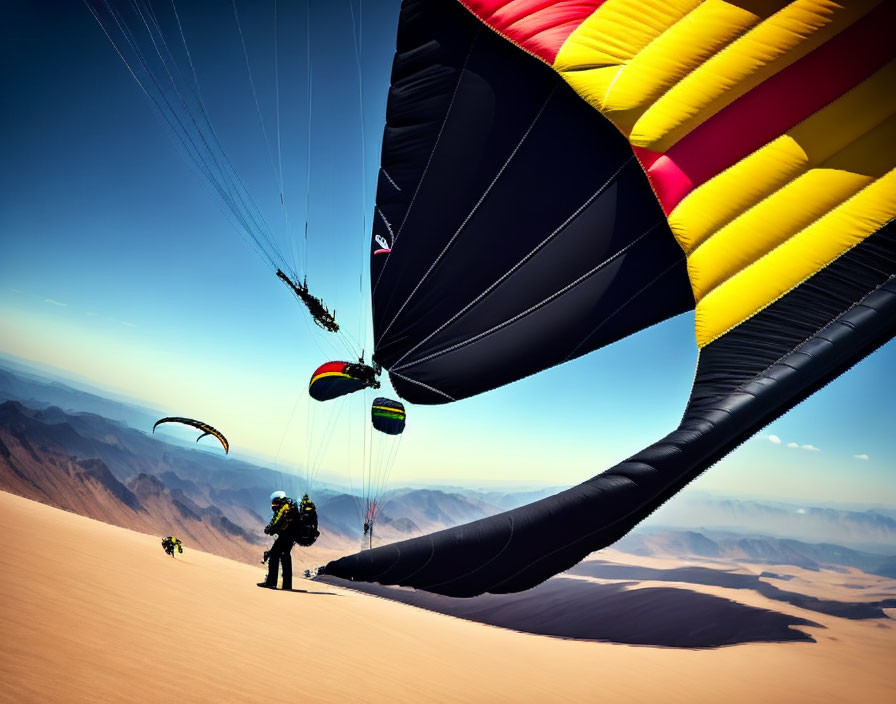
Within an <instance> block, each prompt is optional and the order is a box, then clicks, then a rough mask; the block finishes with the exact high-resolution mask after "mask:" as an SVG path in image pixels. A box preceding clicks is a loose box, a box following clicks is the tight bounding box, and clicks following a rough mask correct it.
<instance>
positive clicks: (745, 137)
mask: <svg viewBox="0 0 896 704" xmlns="http://www.w3.org/2000/svg"><path fill="white" fill-rule="evenodd" d="M894 28H896V4H894V3H892V2H886V1H882V0H859V1H856V2H845V1H843V2H830V3H828V2H824V3H821V2H815V1H814V0H796V1H794V2H771V3H756V2H734V1H732V2H709V1H707V2H699V1H698V0H695V1H694V2H640V1H638V2H636V1H634V0H603V1H602V0H589V1H583V2H566V1H564V0H559V1H558V2H545V1H544V0H463V1H462V2H460V1H458V0H406V1H405V2H404V3H403V6H402V13H401V18H400V24H399V33H398V41H397V51H396V55H395V63H394V70H393V81H392V87H391V89H390V93H389V103H388V108H387V125H386V129H385V134H384V138H383V155H382V162H381V165H382V169H381V172H380V182H379V189H378V192H377V217H378V220H377V224H376V225H375V226H374V232H373V235H374V237H373V240H374V243H373V247H374V251H373V253H372V255H371V271H372V279H373V282H374V286H373V304H374V305H373V310H374V327H375V341H376V350H375V354H374V359H375V360H377V361H379V362H381V363H382V365H383V367H384V368H386V369H387V370H388V371H389V373H390V375H391V378H392V381H393V385H394V386H395V388H396V390H397V391H398V393H399V394H400V395H401V396H402V397H403V398H405V399H409V400H413V401H419V402H427V403H444V402H447V401H451V400H455V399H459V398H463V397H465V396H469V395H471V394H474V393H479V392H481V391H484V390H487V389H490V388H494V387H496V386H498V385H500V384H503V383H507V382H509V381H512V380H514V379H518V378H520V377H521V376H523V375H525V374H529V373H533V372H535V371H538V370H539V369H542V368H544V367H545V366H548V365H550V364H556V363H558V362H561V361H563V360H565V359H569V358H572V357H575V356H577V355H579V354H582V353H584V352H587V351H589V350H593V349H596V348H598V347H600V346H601V345H604V344H608V343H610V342H613V341H614V340H617V339H619V338H620V337H622V336H624V335H627V334H629V333H632V332H634V331H637V330H639V329H642V328H643V327H645V326H647V325H650V324H652V323H655V322H658V321H660V320H663V319H664V318H666V317H668V316H669V315H673V314H675V313H676V312H680V311H683V310H686V309H689V308H692V307H694V306H696V313H695V318H696V327H695V333H696V341H697V345H698V347H699V348H700V355H699V358H698V364H697V370H696V373H695V377H694V383H693V389H692V392H691V396H690V399H689V401H688V404H687V408H686V409H685V413H684V415H683V418H682V420H681V422H680V424H679V426H678V427H677V428H676V429H674V430H673V431H672V432H671V433H669V434H668V435H667V436H665V437H663V438H661V439H660V440H658V441H656V442H655V443H653V444H651V445H649V446H648V447H646V448H645V449H644V450H642V451H641V452H638V453H637V454H635V455H633V456H632V457H631V458H629V459H628V460H626V461H624V462H621V463H620V464H618V465H616V466H614V467H612V468H610V469H609V470H607V471H605V472H603V473H601V474H598V475H597V476H595V477H593V478H591V479H589V480H587V481H585V482H583V483H582V484H580V485H578V486H575V487H572V488H571V489H568V490H566V491H564V492H561V493H559V494H557V495H555V496H551V497H548V498H545V499H543V500H541V501H538V502H535V503H533V504H530V505H528V506H522V507H520V508H517V509H514V510H512V511H507V512H505V513H501V514H498V515H496V516H492V517H489V518H486V519H483V520H480V521H476V522H474V523H471V524H467V525H463V526H457V527H455V528H451V529H448V530H445V531H441V532H439V533H436V534H433V535H428V536H423V537H420V538H415V539H412V540H407V541H403V542H400V543H395V544H393V545H386V546H382V547H378V548H375V549H372V550H367V551H364V552H362V553H358V554H356V555H351V556H348V557H345V558H342V559H340V560H336V561H334V562H331V563H330V564H328V565H327V566H326V567H325V568H323V572H324V573H325V574H329V575H335V576H338V577H344V578H347V579H352V580H367V581H376V582H380V583H383V584H400V585H406V586H412V587H417V588H421V589H426V590H429V591H433V592H439V593H442V594H448V595H452V596H473V595H476V594H481V593H483V592H492V593H504V592H515V591H521V590H523V589H527V588H529V587H532V586H534V585H536V584H538V583H539V582H541V581H543V580H545V579H547V578H548V577H550V576H552V575H554V574H557V573H558V572H560V571H562V570H564V569H567V568H569V567H571V566H572V565H574V564H575V563H576V562H578V561H579V560H581V559H582V558H584V557H585V556H586V555H588V554H589V553H590V552H592V551H594V550H598V549H600V548H603V547H606V546H608V545H611V544H612V543H613V542H615V541H616V540H618V539H619V538H621V537H622V536H623V535H625V534H626V533H627V532H628V531H629V530H631V529H632V528H633V527H634V526H635V525H636V524H637V523H638V522H639V521H641V520H643V519H644V518H646V517H647V516H648V515H650V514H651V513H652V512H653V511H654V510H656V509H657V507H659V506H660V505H661V504H662V503H663V502H665V501H666V500H667V499H669V498H670V497H672V496H673V495H674V494H675V493H676V492H678V491H679V490H681V489H682V488H683V487H684V486H685V485H686V484H687V483H688V482H690V481H691V480H693V479H694V478H695V477H696V476H698V475H699V474H700V473H701V472H702V471H704V470H705V469H707V468H708V467H710V466H711V465H712V464H713V463H714V462H717V461H718V460H719V459H721V458H722V457H724V456H725V455H726V454H727V453H728V452H730V451H731V450H732V449H733V448H735V447H736V446H737V445H738V444H740V443H742V442H744V441H745V440H746V439H747V438H749V437H750V436H751V435H752V434H754V433H755V432H757V431H758V430H759V429H760V428H762V427H763V426H764V425H766V424H767V423H769V422H771V421H773V420H774V419H776V418H778V417H779V416H780V415H782V414H783V413H786V412H787V411H788V410H789V409H790V408H792V407H793V406H794V405H796V404H797V403H799V402H800V401H801V400H803V399H805V398H806V397H807V396H809V395H810V394H812V393H813V392H815V391H816V390H818V389H820V388H821V387H823V386H824V385H825V384H827V383H828V382H829V381H831V380H832V379H834V378H835V377H836V376H838V375H839V374H841V373H843V372H844V371H846V370H847V369H849V368H850V367H851V366H852V365H853V364H855V363H856V362H858V361H859V360H861V359H862V358H863V357H865V356H866V355H868V354H869V353H871V352H872V351H874V350H875V349H876V348H877V347H879V346H880V345H882V344H884V343H885V342H887V341H888V340H890V339H892V338H893V337H894V336H896V222H894V218H896V168H894V167H896V100H894V97H893V96H894V92H893V90H892V86H893V82H894V80H896V43H894V42H893V41H892V36H893V31H894ZM383 242H385V244H386V245H388V247H387V248H384V247H383ZM383 249H388V251H382V250H383Z"/></svg>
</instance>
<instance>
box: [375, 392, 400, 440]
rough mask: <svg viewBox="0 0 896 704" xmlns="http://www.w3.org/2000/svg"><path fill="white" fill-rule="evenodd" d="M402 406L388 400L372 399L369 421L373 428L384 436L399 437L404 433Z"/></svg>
mask: <svg viewBox="0 0 896 704" xmlns="http://www.w3.org/2000/svg"><path fill="white" fill-rule="evenodd" d="M405 417H406V415H405V411H404V404H403V403H401V402H399V401H393V400H392V399H389V398H383V397H382V396H381V397H379V398H375V399H373V405H372V406H371V407H370V421H371V422H372V423H373V427H374V428H376V429H377V430H379V431H380V432H381V433H385V434H386V435H400V434H401V433H403V432H404V424H405Z"/></svg>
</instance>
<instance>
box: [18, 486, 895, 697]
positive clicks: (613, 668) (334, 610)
mask: <svg viewBox="0 0 896 704" xmlns="http://www.w3.org/2000/svg"><path fill="white" fill-rule="evenodd" d="M0 529H2V531H3V535H4V537H5V540H4V549H3V551H2V553H0V555H2V557H0V560H2V570H3V572H2V580H0V628H2V633H3V638H2V641H0V681H2V684H3V686H2V688H0V701H3V702H37V701H41V702H122V701H127V702H182V701H190V702H218V703H220V702H262V701H289V700H297V701H305V702H356V701H364V702H554V701H573V702H596V701H623V700H624V701H628V702H646V701H651V702H654V701H656V702H660V701H661V702H718V701H723V700H724V701H726V703H728V702H776V701H787V702H855V701H862V702H877V701H880V702H885V701H886V702H889V701H894V698H896V674H894V673H893V668H892V664H893V660H892V653H893V647H894V645H896V629H894V628H893V627H892V626H893V625H894V624H893V622H892V621H889V620H886V619H874V620H864V621H848V620H846V619H840V618H837V617H834V616H827V615H821V614H816V613H809V612H802V611H799V610H798V609H796V607H793V606H792V605H785V606H786V607H787V609H788V612H792V613H799V614H800V615H801V616H803V617H805V618H806V619H807V620H813V621H816V622H818V623H820V624H821V625H823V626H824V628H814V627H807V626H800V628H801V629H804V630H805V631H806V632H807V633H810V634H811V635H812V637H813V638H815V639H816V641H817V642H815V643H811V642H792V643H752V644H746V645H737V646H731V647H726V648H719V649H714V650H677V649H669V648H653V647H632V646H625V645H616V644H610V643H597V642H586V641H572V640H563V639H559V638H549V637H545V636H535V635H527V634H521V633H518V632H515V631H510V630H505V629H501V628H496V627H490V626H485V625H482V624H478V623H472V622H468V621H464V620H460V619H456V618H452V617H449V616H445V615H442V614H437V613H432V612H429V611H424V610H421V609H418V608H415V607H412V606H408V605H405V604H399V603H395V602H392V601H388V600H385V599H381V598H377V597H372V596H368V595H364V594H360V593H357V592H353V591H349V590H343V589H339V588H337V587H333V586H328V585H323V584H319V583H316V582H309V581H304V580H299V582H298V583H297V585H296V586H297V587H299V588H301V589H304V590H305V591H296V592H292V593H289V592H282V591H277V592H274V591H269V590H262V589H258V588H256V587H255V586H254V583H255V582H256V581H258V580H259V579H260V577H261V569H260V566H259V568H253V567H251V566H249V565H245V564H240V563H237V562H233V561H230V560H227V559H224V558H221V557H217V556H213V555H209V554H206V553H201V552H198V551H195V550H190V549H189V548H188V549H187V551H186V552H185V554H184V555H183V558H182V559H175V560H173V559H171V558H169V557H167V556H165V555H164V553H163V552H162V550H161V548H160V547H159V544H158V538H157V537H156V536H148V535H143V534H141V533H136V532H133V531H129V530H126V529H122V528H116V527H114V526H110V525H107V524H104V523H100V522H97V521H93V520H90V519H87V518H83V517H81V516H77V515H74V514H71V513H67V512H65V511H61V510H58V509H54V508H50V507H48V506H44V505H42V504H38V503H35V502H32V501H29V500H26V499H22V498H20V497H17V496H13V495H10V494H0ZM707 589H708V588H707ZM755 598H756V599H759V598H760V597H755Z"/></svg>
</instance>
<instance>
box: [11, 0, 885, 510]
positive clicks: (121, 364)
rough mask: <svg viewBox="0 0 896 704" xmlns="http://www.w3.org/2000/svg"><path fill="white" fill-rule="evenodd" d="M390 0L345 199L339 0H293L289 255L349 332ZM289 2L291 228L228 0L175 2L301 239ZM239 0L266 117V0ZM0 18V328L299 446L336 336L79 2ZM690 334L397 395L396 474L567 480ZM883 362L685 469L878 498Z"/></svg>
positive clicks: (343, 436)
mask: <svg viewBox="0 0 896 704" xmlns="http://www.w3.org/2000/svg"><path fill="white" fill-rule="evenodd" d="M398 4H399V3H398V2H391V1H390V2H387V1H385V0H383V1H381V2H368V3H365V4H364V8H363V22H362V63H363V72H362V77H363V93H364V108H363V109H364V118H365V149H364V157H365V165H366V170H365V173H364V179H363V182H364V184H365V186H364V187H365V189H366V200H365V198H364V197H363V195H364V194H362V170H361V148H360V143H361V142H360V129H359V125H360V119H359V104H358V71H357V67H356V63H355V55H354V49H353V45H352V36H353V35H352V25H351V15H350V12H349V5H348V4H347V3H345V2H336V1H335V0H334V1H333V2H318V3H315V6H314V8H313V11H312V23H311V30H312V64H313V67H314V78H313V86H314V99H313V101H312V150H311V207H310V211H309V218H308V219H309V233H310V235H309V246H308V257H307V262H306V264H307V270H308V273H309V283H310V284H311V286H312V289H313V290H314V291H315V292H316V293H317V294H318V295H320V296H321V297H323V298H324V300H325V301H326V302H327V303H328V305H329V306H330V307H331V308H333V307H335V309H336V310H337V311H338V313H339V319H340V322H341V323H342V324H343V326H345V327H347V328H348V329H349V330H351V331H353V334H354V335H355V336H362V335H363V326H364V321H365V320H366V318H367V316H368V314H369V313H368V308H367V303H366V300H365V297H364V296H363V295H361V294H360V292H359V291H360V290H367V281H366V271H364V267H365V266H366V252H367V243H368V237H369V235H368V233H367V232H366V231H365V228H364V224H365V218H364V215H365V212H366V213H368V215H367V218H366V223H367V224H368V225H369V222H370V218H369V212H370V211H371V210H372V203H373V196H374V190H375V183H376V171H377V168H378V162H379V159H378V152H379V145H380V141H381V131H382V124H383V119H384V117H383V116H384V111H385V99H386V91H387V89H388V85H389V72H390V67H391V60H392V53H393V51H394V40H395V26H396V17H397V14H398ZM292 5H293V4H292V3H287V2H281V3H280V10H279V18H278V19H279V22H278V41H279V48H280V54H279V67H278V68H279V73H280V108H281V110H280V123H281V129H280V141H281V149H280V155H281V157H282V160H283V171H284V192H285V195H286V203H287V207H288V210H289V217H290V221H291V224H292V227H291V229H286V228H285V227H283V226H282V217H281V214H280V208H279V196H278V193H279V190H278V188H277V186H276V178H275V176H274V174H273V172H272V168H271V164H270V159H269V156H268V151H267V147H266V145H265V142H264V140H263V138H262V135H261V130H260V129H259V126H258V119H257V116H256V113H255V107H254V103H253V101H252V96H251V92H250V88H249V83H248V81H247V79H246V71H245V64H244V60H243V56H242V50H241V48H240V44H239V34H238V32H237V28H236V25H235V24H234V22H233V13H232V6H231V3H230V0H216V1H214V2H212V1H206V2H202V3H186V2H184V3H180V4H179V5H178V8H179V9H180V11H181V14H182V19H183V21H184V30H185V33H186V36H187V40H188V42H189V44H190V49H191V52H193V57H194V60H195V63H196V68H197V72H198V74H199V79H200V83H201V87H202V90H203V95H204V97H205V98H206V100H207V103H208V107H209V112H210V113H211V116H212V119H213V121H214V123H215V126H216V129H217V130H218V132H219V134H220V136H221V141H222V143H223V144H224V147H225V149H226V150H227V152H228V154H229V155H230V156H231V158H232V160H233V161H234V163H235V164H236V167H237V169H238V171H239V172H240V174H241V176H242V177H243V179H244V180H245V181H246V183H247V184H248V187H249V190H250V191H251V193H252V195H253V197H255V199H256V201H257V202H258V204H259V206H260V207H261V208H262V210H263V211H264V212H265V214H266V217H267V218H268V220H269V221H270V222H271V223H272V224H274V223H280V224H279V225H277V226H276V229H277V232H278V236H279V237H280V239H281V241H282V242H283V243H289V242H290V241H300V240H301V232H302V229H303V224H304V220H305V212H304V199H305V168H306V160H305V159H306V141H305V140H306V129H307V122H306V116H307V109H308V108H307V103H306V99H305V95H306V88H307V86H306V78H305V77H306V64H305V51H306V43H305V29H306V28H305V11H304V4H299V5H298V7H293V6H292ZM239 7H240V10H241V13H242V14H241V19H242V23H243V30H244V32H245V34H246V41H247V45H248V51H249V55H250V59H251V61H252V70H253V75H254V77H255V80H256V87H257V89H258V94H259V103H260V105H261V111H262V114H263V116H264V119H265V122H266V128H267V130H268V134H269V137H271V138H272V139H273V138H274V136H275V135H276V116H277V111H276V107H275V91H274V88H275V83H274V62H273V52H272V43H273V42H272V38H273V22H272V16H271V5H270V4H269V3H264V4H262V3H257V4H253V5H251V8H252V9H251V10H250V5H249V4H247V3H245V2H241V3H239ZM354 8H355V11H356V13H357V11H358V4H357V2H355V5H354ZM0 18H2V21H0V32H2V34H3V37H2V42H0V46H2V49H0V51H2V65H3V67H4V71H2V72H0V81H2V84H3V86H2V87H3V90H2V93H0V95H2V101H3V105H2V109H0V120H2V130H0V134H2V154H3V165H2V168H0V188H2V191H0V192H2V193H3V196H2V202H0V351H3V352H6V353H8V354H12V355H16V356H18V357H22V358H25V359H28V360H32V361H37V362H41V363H45V364H50V365H52V366H54V367H58V368H60V369H62V370H66V371H67V372H69V373H71V374H76V375H79V376H81V377H84V378H86V379H89V380H91V381H92V382H94V383H96V384H99V385H102V386H103V387H105V388H107V389H111V390H114V391H116V392H118V393H122V394H126V395H128V396H130V397H133V398H135V399H139V400H141V401H143V402H145V403H147V404H148V405H150V406H152V407H154V408H157V409H159V410H160V411H162V412H164V413H166V414H171V415H186V416H193V417H197V418H202V419H204V420H206V421H207V422H210V423H212V424H213V425H215V426H216V427H218V428H220V429H222V430H224V431H225V433H226V434H227V436H228V437H229V439H230V441H231V445H232V447H233V448H234V453H235V454H243V455H244V456H250V457H254V458H256V459H260V460H261V461H263V462H266V463H269V464H272V465H273V464H276V465H277V466H278V467H279V468H281V469H287V470H288V469H294V470H295V471H298V472H302V471H304V470H303V467H304V465H305V464H306V462H307V459H308V457H309V453H313V452H314V451H315V449H316V447H317V445H319V444H321V442H322V440H321V438H322V436H323V435H324V433H323V430H322V428H323V427H324V426H325V425H326V424H327V422H328V420H329V413H330V409H321V408H320V407H318V406H316V405H315V404H314V402H311V401H309V400H308V398H307V391H306V389H307V383H308V379H309V377H310V374H311V372H312V371H313V369H314V368H316V366H317V365H319V364H320V363H322V362H324V361H327V360H328V359H332V358H340V357H343V358H344V356H345V352H344V351H343V350H341V349H340V348H339V347H338V346H334V345H333V343H332V341H331V340H329V339H328V338H327V336H326V335H325V334H324V333H320V332H318V331H317V330H316V329H315V328H314V327H313V326H312V325H310V323H309V322H308V320H307V315H306V314H305V312H304V309H303V308H302V307H301V306H300V305H299V304H298V303H297V302H296V301H295V299H294V298H292V296H291V295H290V294H289V293H288V291H287V290H286V289H285V287H284V286H283V285H282V283H281V282H279V281H278V280H277V279H276V277H275V276H274V274H273V272H272V270H271V269H270V268H269V267H268V266H267V264H266V263H264V262H263V261H262V260H261V259H260V258H259V257H257V256H256V255H255V254H254V253H253V251H252V250H251V248H250V247H249V246H248V245H247V243H246V242H245V241H244V240H243V239H242V238H241V237H240V235H239V234H238V233H237V232H236V231H235V230H234V228H233V227H232V226H231V225H230V223H229V222H228V220H227V218H226V217H224V215H223V213H222V208H221V207H220V204H219V202H218V201H217V200H216V199H215V198H214V197H213V196H212V195H211V194H210V193H209V191H208V188H207V186H206V185H205V183H204V182H203V181H202V179H201V177H199V176H198V175H197V173H196V172H195V171H194V170H192V169H191V167H190V166H189V165H188V164H187V162H186V161H185V160H184V159H183V158H181V157H180V155H179V153H178V150H177V149H176V148H175V146H174V145H173V142H172V140H171V139H170V138H169V136H168V135H167V134H166V132H165V130H164V129H163V128H162V127H161V126H160V123H159V121H158V120H157V119H156V117H155V116H154V114H153V110H152V109H151V106H150V104H149V102H148V100H147V99H146V98H145V96H143V95H142V93H141V92H140V89H139V88H138V86H137V84H136V82H135V81H134V80H133V78H132V77H131V76H130V74H129V73H128V72H127V70H126V68H125V67H124V65H123V63H122V62H121V60H120V59H119V58H118V56H117V55H116V54H115V52H114V50H113V48H112V46H111V45H110V44H109V42H108V40H107V39H106V37H105V36H104V35H103V33H102V32H101V30H100V28H99V26H98V25H97V23H96V22H95V20H94V19H93V18H92V17H91V16H90V14H89V13H88V11H87V9H86V7H84V6H83V5H82V4H81V3H77V2H75V3H71V2H65V3H61V2H60V3H51V2H44V3H33V2H29V1H27V0H13V1H12V2H9V1H7V2H6V3H3V7H2V9H0ZM274 159H275V161H276V160H277V152H276V144H274ZM287 246H288V245H287ZM361 276H364V277H365V278H364V280H363V281H359V277H361ZM696 356H697V355H696V347H695V343H694V334H693V315H684V316H681V317H679V318H677V319H675V320H672V321H668V322H666V323H664V324H661V325H658V326H656V327H655V328H653V329H651V330H648V331H644V332H642V333H639V334H637V335H635V336H633V337H632V338H630V339H628V340H624V341H622V342H620V343H618V344H616V345H614V346H612V347H610V348H608V349H605V350H601V351H599V352H597V353H593V354H591V355H589V356H587V357H586V358H583V359H579V360H576V361H573V362H571V363H568V364H565V365H563V366H561V367H558V368H555V369H552V370H548V371H546V372H543V373H542V374H539V375H537V376H535V377H531V378H529V379H526V380H523V381H521V382H518V383H515V384H512V385H510V386H507V387H504V388H502V389H498V390H496V391H494V392H491V393H488V394H485V395H481V396H479V397H475V398H472V399H468V400H465V401H462V402H459V403H455V404H451V405H448V406H440V407H419V406H418V407H412V408H410V409H409V420H408V429H407V432H406V433H405V435H404V437H403V440H402V445H401V451H400V454H399V457H398V461H397V462H396V465H395V468H394V470H393V475H392V476H393V479H394V480H397V481H402V482H408V481H440V482H457V483H466V484H486V483H487V482H493V481H494V482H515V481H532V482H540V483H550V484H570V483H574V482H577V481H580V480H582V479H585V478H587V477H589V476H592V475H593V474H596V473H598V472H600V471H602V470H604V469H606V468H607V467H609V466H611V465H612V464H615V463H616V462H618V461H620V460H622V459H625V458H626V457H627V456H629V455H631V454H633V453H634V452H637V451H638V450H640V449H641V448H642V447H644V446H646V445H648V444H650V443H651V442H653V441H655V440H656V439H658V438H659V437H661V436H662V435H665V434H666V433H667V432H669V431H671V430H672V429H673V428H674V427H675V426H676V425H677V423H678V421H679V419H680V417H681V413H682V411H683V409H684V406H685V402H686V399H687V396H688V393H689V390H690V385H691V382H692V379H693V374H694V367H695V364H696ZM894 370H896V344H894V343H890V344H889V345H887V346H886V347H884V348H882V349H881V350H879V351H878V352H877V353H875V354H874V355H872V356H871V357H869V358H868V359H866V360H865V361H863V362H862V363H860V364H859V365H857V366H856V367H855V368H854V369H853V370H851V371H850V372H849V373H848V374H846V375H844V376H843V377H841V378H839V379H837V380H835V381H834V382H833V383H831V384H829V385H828V386H827V387H826V388H824V389H823V390H821V391H820V392H818V393H817V394H815V395H814V396H813V397H811V398H810V399H809V400H807V401H805V402H804V403H802V404H801V405H800V406H798V407H797V408H796V409H794V410H792V411H791V412H790V413H788V414H787V415H785V416H784V417H783V418H781V419H779V420H778V421H776V422H775V423H773V424H772V425H771V426H769V427H768V428H766V429H765V430H763V431H762V432H760V433H759V434H758V435H757V436H756V437H754V438H753V439H751V440H749V441H747V442H746V443H745V444H744V445H742V446H741V447H740V448H739V449H737V450H736V451H735V452H733V453H732V454H731V455H729V456H728V457H727V458H725V459H724V460H723V461H722V462H720V463H719V465H717V466H716V467H714V468H712V469H711V470H710V471H709V472H707V473H705V474H704V475H703V476H702V477H701V478H700V479H698V480H697V481H696V482H695V483H694V484H693V485H692V486H693V487H694V488H699V489H702V490H709V491H718V492H724V493H726V494H733V495H743V496H754V497H774V498H781V499H796V500H805V501H806V502H828V503H831V502H871V503H883V504H894V503H896V472H894V471H893V469H894V467H896V441H894V437H893V427H894V420H896V411H894V404H893V395H894V386H896V384H894ZM384 386H385V388H384V392H385V393H386V395H388V394H389V393H391V390H390V389H388V382H386V384H385V385H384ZM366 403H369V398H368V399H367V401H366ZM344 406H345V407H344V408H343V409H342V410H341V414H342V415H341V416H340V419H339V427H338V429H337V431H336V432H335V434H334V435H333V438H332V440H331V442H330V443H329V446H328V451H327V452H326V453H325V454H324V455H323V457H322V460H321V464H322V466H323V470H322V471H323V472H332V473H335V474H346V473H350V472H352V471H354V470H353V467H356V466H357V464H358V462H359V461H360V459H359V457H360V454H361V451H362V450H361V447H362V444H361V442H362V441H361V437H362V436H361V430H360V428H361V427H362V426H363V425H364V418H365V417H366V414H367V409H366V408H365V400H364V399H363V398H362V397H361V396H357V397H356V398H354V399H351V400H350V401H349V402H347V403H346V404H344ZM769 436H775V437H776V438H777V439H779V440H780V442H777V443H776V442H773V441H772V440H770V439H769ZM794 443H795V444H796V447H789V446H788V445H790V444H794Z"/></svg>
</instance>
